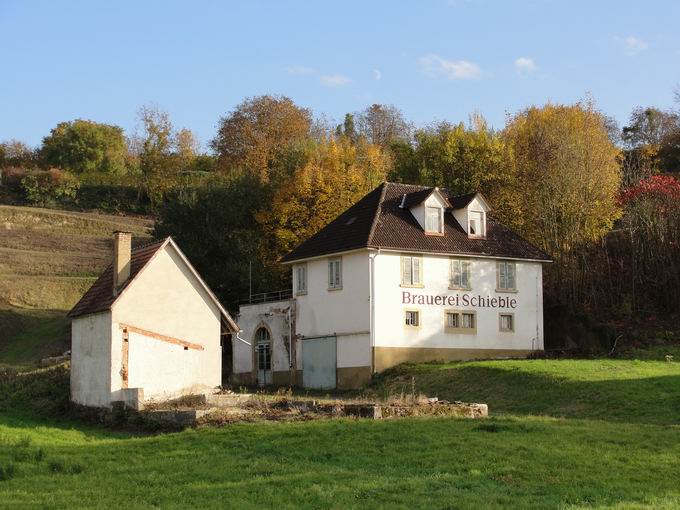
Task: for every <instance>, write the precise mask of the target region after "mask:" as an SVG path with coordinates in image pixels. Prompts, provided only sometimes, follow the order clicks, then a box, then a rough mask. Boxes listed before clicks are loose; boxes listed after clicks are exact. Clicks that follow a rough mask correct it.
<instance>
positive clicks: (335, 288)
mask: <svg viewBox="0 0 680 510" xmlns="http://www.w3.org/2000/svg"><path fill="white" fill-rule="evenodd" d="M334 290H342V286H340V287H328V292H331V291H334Z"/></svg>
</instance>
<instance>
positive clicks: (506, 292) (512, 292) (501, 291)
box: [496, 289, 517, 294]
mask: <svg viewBox="0 0 680 510" xmlns="http://www.w3.org/2000/svg"><path fill="white" fill-rule="evenodd" d="M496 292H500V293H502V294H517V289H496Z"/></svg>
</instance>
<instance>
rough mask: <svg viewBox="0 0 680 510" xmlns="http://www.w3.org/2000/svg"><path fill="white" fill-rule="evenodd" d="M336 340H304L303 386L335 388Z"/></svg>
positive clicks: (331, 338)
mask: <svg viewBox="0 0 680 510" xmlns="http://www.w3.org/2000/svg"><path fill="white" fill-rule="evenodd" d="M335 344H336V338H335V335H333V336H323V337H316V338H304V339H303V340H302V385H303V386H304V387H305V388H314V389H322V390H326V389H331V388H335V384H336V373H335V367H336V366H337V359H336V357H337V350H336V346H335Z"/></svg>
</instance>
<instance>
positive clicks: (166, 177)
mask: <svg viewBox="0 0 680 510" xmlns="http://www.w3.org/2000/svg"><path fill="white" fill-rule="evenodd" d="M138 115H139V121H140V123H141V125H142V135H141V136H140V137H139V139H138V141H137V144H136V145H137V147H138V150H139V168H140V171H141V173H142V180H143V183H144V184H143V185H144V190H145V191H146V193H147V195H148V197H149V200H150V201H151V203H152V205H154V206H157V205H158V204H159V203H160V202H161V201H162V199H163V196H164V194H165V193H166V192H167V191H168V190H169V189H171V188H172V187H173V186H174V185H176V184H177V176H178V174H179V171H180V164H179V163H180V161H179V159H178V158H177V157H176V154H175V152H174V148H175V145H174V138H173V128H172V123H171V122H170V118H169V116H168V114H167V113H166V112H164V111H162V110H160V109H159V108H158V107H155V106H143V107H142V108H141V109H140V110H139V113H138Z"/></svg>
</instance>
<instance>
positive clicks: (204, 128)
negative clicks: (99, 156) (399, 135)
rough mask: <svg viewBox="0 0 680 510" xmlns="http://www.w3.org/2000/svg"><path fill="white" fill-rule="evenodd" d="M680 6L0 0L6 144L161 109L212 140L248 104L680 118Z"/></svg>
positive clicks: (413, 116)
mask: <svg viewBox="0 0 680 510" xmlns="http://www.w3.org/2000/svg"><path fill="white" fill-rule="evenodd" d="M678 20H680V2H675V1H665V2H662V1H657V2H654V1H648V2H640V1H635V2H632V1H631V2H626V1H618V2H613V1H612V2H609V1H607V2H605V1H598V2H596V1H593V0H591V1H589V2H586V1H551V0H518V1H512V2H511V1H492V0H422V1H419V2H417V1H397V0H393V1H369V0H364V1H363V2H362V1H343V2H337V1H336V2H322V1H316V2H313V1H311V0H309V1H289V2H284V1H274V0H271V1H264V0H254V1H249V2H246V1H238V2H237V1H233V2H227V1H221V2H218V1H198V0H197V1H191V2H190V1H169V0H168V1H160V0H158V1H141V0H140V1H135V2H132V1H108V2H104V1H94V0H91V1H88V2H84V1H83V2H80V1H55V0H52V1H30V0H0V58H1V60H0V62H1V64H2V67H1V68H0V69H1V71H0V73H1V74H0V140H5V139H8V138H18V139H20V140H24V141H26V142H28V143H29V144H31V145H37V144H39V143H40V140H41V139H42V137H43V136H45V135H46V134H48V133H49V130H50V129H51V128H53V127H54V126H55V125H56V124H57V123H58V122H60V121H64V120H72V119H75V118H85V119H92V120H96V121H100V122H108V123H113V124H118V125H120V126H122V127H124V128H125V129H128V130H130V129H133V128H134V126H135V116H136V112H137V110H138V109H139V107H140V106H141V105H144V104H150V103H153V104H157V105H158V106H160V107H161V108H162V109H164V110H166V111H168V112H169V114H170V116H171V118H172V120H173V122H174V123H175V125H176V126H177V127H187V128H190V129H192V130H193V131H194V132H195V133H196V134H197V135H198V137H199V139H200V140H201V141H202V142H203V143H206V142H208V141H209V140H210V138H212V136H213V135H214V133H215V129H216V125H217V121H218V119H219V117H220V116H222V115H224V114H225V113H227V112H229V111H230V110H231V109H232V108H233V107H234V106H235V105H237V104H238V103H239V102H240V101H241V100H242V99H243V98H245V97H248V96H253V95H259V94H265V93H273V94H284V95H287V96H290V97H291V98H292V99H293V100H294V101H296V102H297V103H298V104H300V105H302V106H306V107H309V108H311V109H312V110H313V111H314V112H315V113H316V114H325V115H326V116H327V117H328V118H330V119H334V120H340V119H341V118H342V117H343V115H344V113H345V112H348V111H356V110H360V109H362V108H364V107H365V106H367V105H369V104H372V103H376V102H377V103H390V104H394V105H396V106H397V107H399V108H401V109H402V110H403V112H404V114H405V115H406V117H407V118H408V119H410V120H412V121H413V122H415V123H416V125H424V124H427V123H429V122H431V121H433V120H449V121H460V120H467V118H468V115H469V114H470V113H471V112H473V111H479V112H481V113H482V114H483V115H484V116H486V117H487V119H488V120H489V121H490V122H491V123H492V124H493V125H494V126H495V127H502V125H503V122H504V119H505V115H506V113H508V112H510V113H512V112H515V111H517V110H519V109H521V108H524V107H526V106H529V105H532V104H541V103H544V102H546V101H553V102H565V103H568V102H574V101H577V100H578V99H580V98H583V97H584V96H585V95H586V93H590V94H592V96H593V97H594V99H595V100H596V102H597V104H598V105H599V107H600V108H601V109H602V110H603V111H605V112H606V113H608V114H609V115H612V116H614V117H615V118H616V119H617V120H618V121H619V122H620V123H623V122H625V120H626V118H627V117H628V115H629V113H630V110H631V109H632V108H633V107H634V106H637V105H645V106H646V105H655V106H659V107H662V108H669V107H672V106H673V90H674V88H675V87H676V86H677V85H678V84H679V83H680V30H678Z"/></svg>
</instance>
